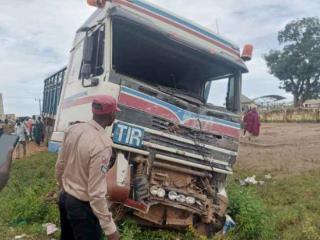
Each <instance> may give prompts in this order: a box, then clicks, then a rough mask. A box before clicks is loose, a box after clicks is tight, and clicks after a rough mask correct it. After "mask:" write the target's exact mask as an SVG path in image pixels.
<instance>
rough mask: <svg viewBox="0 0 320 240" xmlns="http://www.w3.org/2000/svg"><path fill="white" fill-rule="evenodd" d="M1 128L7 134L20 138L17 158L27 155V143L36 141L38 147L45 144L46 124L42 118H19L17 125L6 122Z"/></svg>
mask: <svg viewBox="0 0 320 240" xmlns="http://www.w3.org/2000/svg"><path fill="white" fill-rule="evenodd" d="M1 128H2V129H3V132H5V133H7V134H16V135H17V136H18V137H19V140H18V144H17V147H16V158H17V159H19V158H20V156H21V153H22V155H23V157H25V156H26V154H27V143H29V142H31V141H34V142H35V143H36V144H37V145H38V146H40V145H41V143H43V142H44V132H45V131H44V123H43V121H42V120H41V117H38V118H36V117H35V116H33V117H32V118H29V117H26V118H19V119H17V120H16V122H15V123H12V122H9V120H8V119H6V120H5V121H4V123H3V124H2V126H1Z"/></svg>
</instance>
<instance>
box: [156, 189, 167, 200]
mask: <svg viewBox="0 0 320 240" xmlns="http://www.w3.org/2000/svg"><path fill="white" fill-rule="evenodd" d="M165 195H166V191H165V190H164V189H163V188H158V191H157V196H158V197H159V198H163V197H164V196H165Z"/></svg>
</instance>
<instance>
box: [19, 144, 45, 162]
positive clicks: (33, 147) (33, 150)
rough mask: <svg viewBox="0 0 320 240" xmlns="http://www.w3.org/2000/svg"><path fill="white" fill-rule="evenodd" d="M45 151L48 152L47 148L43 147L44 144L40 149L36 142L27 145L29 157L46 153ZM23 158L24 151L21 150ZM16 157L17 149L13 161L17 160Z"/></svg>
mask: <svg viewBox="0 0 320 240" xmlns="http://www.w3.org/2000/svg"><path fill="white" fill-rule="evenodd" d="M44 151H47V147H45V146H44V145H43V143H42V144H41V146H40V147H39V146H38V145H37V144H36V143H35V142H29V143H27V157H28V156H30V155H31V154H33V153H37V152H44ZM22 156H23V154H22V150H21V151H20V158H22ZM16 157H17V149H16V150H15V151H14V152H13V159H16Z"/></svg>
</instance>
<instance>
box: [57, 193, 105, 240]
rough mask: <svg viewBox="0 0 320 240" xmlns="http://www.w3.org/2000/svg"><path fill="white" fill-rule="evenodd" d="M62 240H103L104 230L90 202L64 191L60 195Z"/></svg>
mask: <svg viewBox="0 0 320 240" xmlns="http://www.w3.org/2000/svg"><path fill="white" fill-rule="evenodd" d="M59 210H60V224H61V237H60V240H101V239H102V230H101V227H100V224H99V220H98V218H97V217H96V216H95V215H94V213H93V211H92V209H91V207H90V204H89V202H83V201H80V200H78V199H76V198H75V197H73V196H71V195H70V194H68V193H66V192H65V191H62V192H61V193H60V196H59Z"/></svg>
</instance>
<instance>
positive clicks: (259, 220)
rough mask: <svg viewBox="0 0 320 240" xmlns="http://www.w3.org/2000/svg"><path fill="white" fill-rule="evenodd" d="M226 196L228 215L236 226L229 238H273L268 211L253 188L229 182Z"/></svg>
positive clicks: (249, 239)
mask: <svg viewBox="0 0 320 240" xmlns="http://www.w3.org/2000/svg"><path fill="white" fill-rule="evenodd" d="M228 195H229V208H228V209H229V213H230V216H231V217H232V218H233V219H234V220H235V222H236V224H237V225H236V228H235V229H234V230H233V231H232V232H231V233H230V235H231V236H234V238H235V239H238V240H241V239H244V240H251V239H252V240H259V239H262V240H263V239H266V240H270V239H274V238H275V236H274V233H273V226H272V224H271V219H270V216H269V214H268V211H267V209H266V207H265V206H264V203H263V201H262V199H261V198H260V197H259V196H258V194H257V193H256V191H255V190H254V188H252V187H243V186H240V185H239V184H237V183H235V181H234V180H231V181H230V182H229V186H228Z"/></svg>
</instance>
